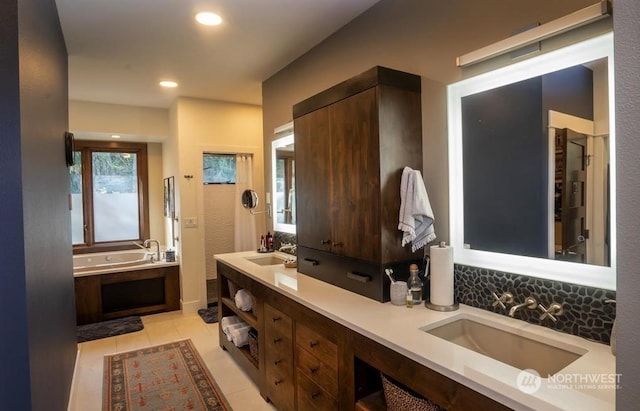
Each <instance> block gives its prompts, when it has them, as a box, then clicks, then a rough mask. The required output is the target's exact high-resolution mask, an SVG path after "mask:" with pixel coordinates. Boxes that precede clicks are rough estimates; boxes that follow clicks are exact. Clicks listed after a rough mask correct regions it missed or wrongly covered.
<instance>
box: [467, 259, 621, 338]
mask: <svg viewBox="0 0 640 411" xmlns="http://www.w3.org/2000/svg"><path fill="white" fill-rule="evenodd" d="M454 273H455V290H456V297H457V300H458V302H460V303H462V304H467V305H471V306H473V307H477V308H482V309H484V310H488V311H492V312H495V313H499V314H503V315H507V313H508V312H509V308H510V307H511V306H513V305H514V304H519V303H521V302H523V301H524V300H525V298H527V297H528V296H532V297H534V298H535V299H536V300H537V301H538V303H541V304H542V305H544V306H545V307H549V305H551V303H553V302H558V303H561V304H562V305H563V308H564V313H563V314H562V315H560V316H558V317H557V319H558V322H556V323H554V322H553V321H552V320H550V319H545V320H542V321H540V319H539V317H540V314H541V312H540V311H539V310H529V309H522V310H519V311H517V312H516V313H515V315H514V317H515V318H519V319H522V320H524V321H527V322H529V323H532V324H536V325H541V326H544V327H549V328H553V329H555V330H558V331H562V332H565V333H568V334H573V335H578V336H580V337H584V338H587V339H590V340H594V341H597V342H602V343H605V344H608V343H609V340H610V338H611V327H612V326H613V321H614V319H615V309H616V307H615V304H609V303H605V300H615V298H616V293H615V291H610V290H603V289H599V288H593V287H587V286H583V285H577V284H570V283H564V282H560V281H552V280H544V279H541V278H535V277H529V276H524V275H519V274H511V273H505V272H501V271H495V270H490V269H485V268H477V267H469V266H464V265H459V264H455V268H454ZM505 292H510V293H511V294H513V297H514V303H513V304H510V305H507V308H506V309H503V308H500V307H494V306H493V305H492V303H493V301H494V299H493V296H492V294H493V293H496V294H497V295H498V296H500V295H501V294H502V293H505Z"/></svg>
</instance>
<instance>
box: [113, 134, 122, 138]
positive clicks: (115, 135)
mask: <svg viewBox="0 0 640 411" xmlns="http://www.w3.org/2000/svg"><path fill="white" fill-rule="evenodd" d="M111 138H120V136H119V135H117V134H114V135H112V136H111Z"/></svg>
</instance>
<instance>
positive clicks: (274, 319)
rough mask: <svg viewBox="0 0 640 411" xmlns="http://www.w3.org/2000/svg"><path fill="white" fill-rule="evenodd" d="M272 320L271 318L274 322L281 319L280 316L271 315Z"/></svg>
mask: <svg viewBox="0 0 640 411" xmlns="http://www.w3.org/2000/svg"><path fill="white" fill-rule="evenodd" d="M272 320H273V322H274V323H275V322H277V321H280V320H282V318H280V317H273V318H272Z"/></svg>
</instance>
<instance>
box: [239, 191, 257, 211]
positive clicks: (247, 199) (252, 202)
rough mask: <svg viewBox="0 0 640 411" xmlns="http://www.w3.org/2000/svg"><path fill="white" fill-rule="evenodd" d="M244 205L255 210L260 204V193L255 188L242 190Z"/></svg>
mask: <svg viewBox="0 0 640 411" xmlns="http://www.w3.org/2000/svg"><path fill="white" fill-rule="evenodd" d="M242 206H243V207H244V208H248V209H250V210H253V209H254V208H256V207H257V206H258V194H257V193H256V192H255V191H253V190H244V191H243V192H242Z"/></svg>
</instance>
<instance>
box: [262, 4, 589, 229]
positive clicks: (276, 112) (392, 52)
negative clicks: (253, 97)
mask: <svg viewBox="0 0 640 411" xmlns="http://www.w3.org/2000/svg"><path fill="white" fill-rule="evenodd" d="M593 3H594V1H593V0H565V1H557V0H535V1H533V0H522V1H513V0H492V1H469V0H448V1H441V2H432V1H424V0H403V1H394V0H382V1H380V2H379V3H378V4H376V5H375V6H374V7H373V8H371V9H370V10H368V11H367V12H365V13H364V14H362V15H361V16H359V17H358V18H356V19H355V20H353V21H352V22H351V23H349V24H348V25H347V26H345V27H343V28H342V29H341V30H339V31H338V32H336V33H335V34H334V35H332V36H331V37H329V38H328V39H326V40H325V41H324V42H322V43H321V44H319V45H318V46H317V47H315V48H314V49H312V50H311V51H309V52H308V53H306V54H305V55H303V56H302V57H300V58H299V59H297V60H296V61H294V62H293V63H291V64H289V65H288V66H287V67H285V68H284V69H283V70H281V71H280V72H278V73H276V74H275V75H273V76H272V77H271V78H269V79H268V80H267V81H265V82H264V83H263V90H262V95H263V111H264V120H263V121H264V132H265V138H264V141H265V150H269V149H270V142H271V140H272V137H273V130H274V128H275V127H277V126H279V125H282V124H285V123H287V122H289V121H291V120H292V113H291V107H292V106H293V105H294V104H296V103H298V102H299V101H302V100H304V99H305V98H307V97H310V96H312V95H314V94H315V93H317V92H319V91H322V90H324V89H326V88H328V87H331V86H332V85H334V84H336V83H338V82H341V81H343V80H346V79H347V78H349V77H351V76H354V75H356V74H358V73H361V72H363V71H365V70H367V69H369V68H371V67H373V66H376V65H381V66H387V67H390V68H395V69H399V70H403V71H408V72H411V73H415V74H419V75H421V76H423V93H422V107H423V174H424V178H425V185H426V186H427V190H428V191H429V197H430V200H431V203H432V206H433V210H434V214H435V217H436V222H435V228H436V234H437V235H438V238H439V239H440V240H447V241H448V220H449V215H448V163H447V134H446V101H445V96H446V92H445V89H444V85H445V84H449V83H452V82H455V81H458V80H460V79H462V76H463V73H462V71H461V70H460V69H459V68H458V67H456V65H455V58H456V57H457V56H459V55H461V54H464V53H467V52H470V51H473V50H476V49H478V48H481V47H483V46H486V45H489V44H491V43H493V42H496V41H499V40H502V39H504V38H506V37H508V36H509V34H510V33H511V32H512V31H513V30H516V29H518V28H520V27H524V26H527V25H529V24H531V23H533V22H536V21H538V22H543V23H544V22H548V21H550V20H553V19H555V18H558V17H561V16H564V15H566V14H568V13H571V12H573V11H575V10H578V9H581V8H583V7H586V6H589V5H591V4H593ZM431 80H433V81H435V82H432V81H431ZM438 83H440V86H438ZM267 152H268V151H267ZM267 162H270V159H269V158H267ZM267 167H268V168H267V170H268V169H270V168H269V167H270V164H267ZM265 178H266V179H267V184H270V174H269V173H265Z"/></svg>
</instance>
